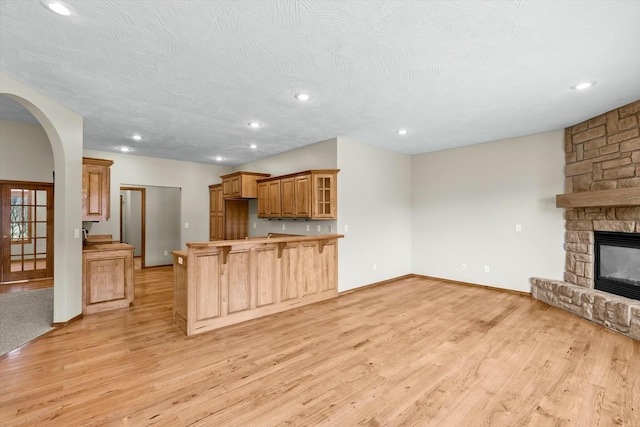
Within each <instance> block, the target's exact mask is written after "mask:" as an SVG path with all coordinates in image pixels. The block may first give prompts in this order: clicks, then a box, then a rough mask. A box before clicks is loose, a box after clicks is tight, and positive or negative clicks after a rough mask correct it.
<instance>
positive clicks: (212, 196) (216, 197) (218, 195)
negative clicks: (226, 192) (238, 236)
mask: <svg viewBox="0 0 640 427" xmlns="http://www.w3.org/2000/svg"><path fill="white" fill-rule="evenodd" d="M223 239H224V199H223V198H222V185H215V186H210V187H209V240H223Z"/></svg>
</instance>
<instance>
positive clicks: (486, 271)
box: [484, 265, 489, 273]
mask: <svg viewBox="0 0 640 427" xmlns="http://www.w3.org/2000/svg"><path fill="white" fill-rule="evenodd" d="M484 272H485V273H488V272H489V266H488V265H485V266H484Z"/></svg>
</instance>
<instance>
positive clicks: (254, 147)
mask: <svg viewBox="0 0 640 427" xmlns="http://www.w3.org/2000/svg"><path fill="white" fill-rule="evenodd" d="M249 148H253V149H254V150H255V149H256V148H258V144H251V145H249Z"/></svg>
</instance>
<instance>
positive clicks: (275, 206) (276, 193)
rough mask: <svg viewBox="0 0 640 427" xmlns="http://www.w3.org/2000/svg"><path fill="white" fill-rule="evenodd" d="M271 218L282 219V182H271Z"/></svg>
mask: <svg viewBox="0 0 640 427" xmlns="http://www.w3.org/2000/svg"><path fill="white" fill-rule="evenodd" d="M268 216H269V217H271V218H280V217H281V208H280V180H277V181H269V214H268Z"/></svg>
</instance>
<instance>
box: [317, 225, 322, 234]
mask: <svg viewBox="0 0 640 427" xmlns="http://www.w3.org/2000/svg"><path fill="white" fill-rule="evenodd" d="M321 227H322V226H320V225H318V226H317V228H316V230H317V231H318V233H319V232H321V231H322V228H321Z"/></svg>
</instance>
